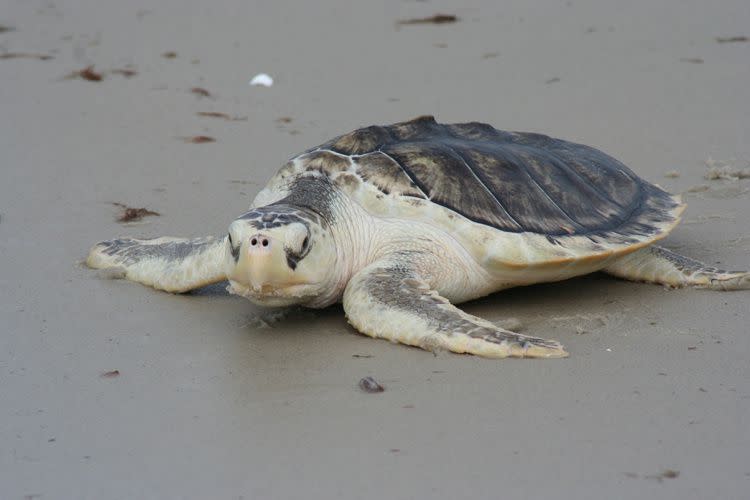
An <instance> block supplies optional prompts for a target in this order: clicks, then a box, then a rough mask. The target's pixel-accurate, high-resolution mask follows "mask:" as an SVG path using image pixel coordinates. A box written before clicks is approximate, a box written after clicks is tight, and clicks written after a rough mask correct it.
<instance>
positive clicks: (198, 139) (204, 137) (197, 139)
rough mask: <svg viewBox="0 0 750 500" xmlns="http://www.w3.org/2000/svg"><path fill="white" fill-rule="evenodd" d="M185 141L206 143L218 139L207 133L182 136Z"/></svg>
mask: <svg viewBox="0 0 750 500" xmlns="http://www.w3.org/2000/svg"><path fill="white" fill-rule="evenodd" d="M180 139H182V140H183V142H186V143H188V144H206V143H209V142H216V139H214V138H213V137H209V136H207V135H194V136H192V137H180Z"/></svg>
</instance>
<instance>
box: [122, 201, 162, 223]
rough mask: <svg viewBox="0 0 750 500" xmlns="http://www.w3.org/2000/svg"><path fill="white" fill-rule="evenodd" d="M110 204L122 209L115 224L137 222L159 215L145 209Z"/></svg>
mask: <svg viewBox="0 0 750 500" xmlns="http://www.w3.org/2000/svg"><path fill="white" fill-rule="evenodd" d="M112 204H113V205H114V206H116V207H120V208H121V209H122V212H121V213H120V216H119V217H118V218H117V222H135V221H139V220H141V219H143V218H144V217H146V216H150V215H155V216H159V215H161V214H160V213H158V212H154V211H152V210H149V209H147V208H133V207H129V206H127V205H125V204H124V203H116V202H115V203H112Z"/></svg>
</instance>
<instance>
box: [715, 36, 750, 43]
mask: <svg viewBox="0 0 750 500" xmlns="http://www.w3.org/2000/svg"><path fill="white" fill-rule="evenodd" d="M715 40H716V41H717V42H719V43H740V42H750V38H748V37H746V36H717V37H716V38H715Z"/></svg>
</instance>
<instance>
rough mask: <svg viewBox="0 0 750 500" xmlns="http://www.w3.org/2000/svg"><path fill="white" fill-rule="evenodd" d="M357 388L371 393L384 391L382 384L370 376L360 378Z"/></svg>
mask: <svg viewBox="0 0 750 500" xmlns="http://www.w3.org/2000/svg"><path fill="white" fill-rule="evenodd" d="M359 388H360V389H362V390H363V391H365V392H369V393H371V394H374V393H376V392H383V391H385V388H384V387H383V386H382V385H380V384H378V383H377V382H376V381H375V379H374V378H372V377H365V378H363V379H361V380H360V381H359Z"/></svg>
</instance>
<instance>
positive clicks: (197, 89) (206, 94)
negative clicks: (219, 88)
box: [190, 87, 211, 97]
mask: <svg viewBox="0 0 750 500" xmlns="http://www.w3.org/2000/svg"><path fill="white" fill-rule="evenodd" d="M190 92H192V93H193V94H195V95H197V96H198V97H211V92H209V91H208V90H206V89H204V88H202V87H193V88H191V89H190Z"/></svg>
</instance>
